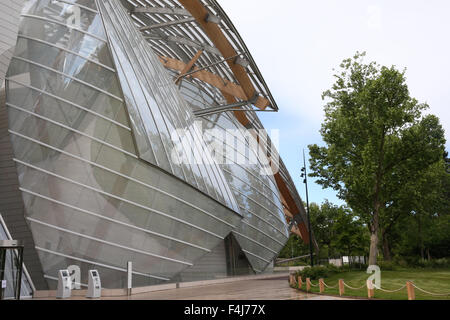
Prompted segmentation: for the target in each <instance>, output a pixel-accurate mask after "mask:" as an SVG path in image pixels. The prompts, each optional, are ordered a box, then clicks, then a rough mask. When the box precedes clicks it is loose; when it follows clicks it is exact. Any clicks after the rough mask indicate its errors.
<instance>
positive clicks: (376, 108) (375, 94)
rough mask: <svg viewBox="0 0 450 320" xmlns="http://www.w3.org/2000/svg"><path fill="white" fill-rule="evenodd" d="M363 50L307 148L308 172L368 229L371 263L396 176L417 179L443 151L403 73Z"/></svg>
mask: <svg viewBox="0 0 450 320" xmlns="http://www.w3.org/2000/svg"><path fill="white" fill-rule="evenodd" d="M364 55H365V54H364V53H363V54H360V53H357V54H356V55H355V56H354V57H353V58H350V59H346V60H344V61H343V63H342V64H341V65H340V67H341V69H340V71H339V72H338V73H337V74H336V75H335V77H336V82H335V84H334V85H333V86H332V88H331V89H330V90H328V91H326V92H324V94H323V99H324V100H325V99H327V103H326V106H325V121H324V123H323V125H322V129H321V135H322V138H323V140H324V142H325V144H326V146H324V147H320V146H318V145H311V146H309V150H310V156H311V159H310V163H311V167H312V169H313V173H312V174H311V176H312V177H316V178H318V180H317V182H318V183H319V184H321V185H322V186H323V187H324V188H329V187H331V188H333V189H334V190H336V191H337V192H338V196H339V197H340V198H341V199H343V200H345V201H346V202H347V204H348V205H349V206H350V208H352V210H353V212H354V213H355V214H356V215H357V216H358V217H359V218H360V219H361V221H362V223H364V224H365V225H367V227H368V228H369V231H370V253H369V264H376V262H377V254H378V245H379V231H380V218H381V215H382V214H383V211H385V210H386V208H387V206H389V204H390V203H392V201H393V200H394V199H393V195H392V189H393V188H395V185H398V181H402V183H405V182H407V181H412V180H414V179H415V178H416V177H417V173H416V172H415V170H414V169H415V168H421V169H425V168H428V167H429V166H430V165H432V164H433V163H435V162H437V161H439V160H440V159H441V158H442V155H443V153H444V144H445V139H444V131H443V129H442V127H441V125H440V123H439V119H438V118H437V117H435V116H433V115H429V116H423V115H422V112H423V111H424V110H425V109H427V108H428V105H427V104H421V103H419V102H418V101H417V100H416V99H414V98H412V97H410V94H409V91H408V86H407V85H406V79H405V72H404V71H398V70H397V69H396V68H395V67H390V68H387V67H381V66H379V65H378V64H376V63H375V62H372V63H369V64H364V63H363V58H364Z"/></svg>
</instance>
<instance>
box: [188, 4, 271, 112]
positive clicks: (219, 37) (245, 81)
mask: <svg viewBox="0 0 450 320" xmlns="http://www.w3.org/2000/svg"><path fill="white" fill-rule="evenodd" d="M179 2H180V3H181V4H182V5H183V7H184V8H185V9H186V10H188V11H189V12H190V13H191V15H192V16H193V17H194V18H195V20H196V21H197V23H198V24H200V26H201V27H202V28H203V30H204V31H205V33H206V34H207V35H208V37H209V39H210V40H211V41H212V43H213V44H214V45H215V46H216V48H217V49H219V51H220V52H221V54H222V56H223V57H224V58H229V57H234V56H236V55H237V52H236V50H235V49H234V48H233V46H232V45H231V43H230V42H229V41H228V39H227V37H226V36H225V34H224V33H223V32H222V30H221V29H220V27H219V25H217V24H215V23H213V22H208V21H207V20H208V19H207V17H208V15H209V14H210V12H209V11H208V9H206V8H205V7H204V6H203V4H202V3H201V1H199V0H179ZM227 63H228V65H229V66H230V68H231V70H232V71H233V74H234V76H235V77H236V79H237V81H238V82H239V84H240V85H241V87H242V90H243V91H244V93H245V96H246V99H244V100H248V101H249V100H251V99H253V98H254V96H255V94H256V89H255V87H254V86H253V83H252V81H251V80H250V77H249V76H248V74H247V70H246V69H245V68H244V67H243V66H241V65H239V64H236V63H235V62H234V61H228V62H227ZM269 104H270V103H269ZM269 104H267V105H264V103H262V104H258V106H257V107H258V108H260V109H261V110H265V109H267V107H268V106H269Z"/></svg>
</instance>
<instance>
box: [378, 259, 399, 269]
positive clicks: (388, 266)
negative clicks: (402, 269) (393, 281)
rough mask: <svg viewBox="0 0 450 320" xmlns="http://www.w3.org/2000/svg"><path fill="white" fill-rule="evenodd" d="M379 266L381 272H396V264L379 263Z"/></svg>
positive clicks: (390, 262) (388, 262)
mask: <svg viewBox="0 0 450 320" xmlns="http://www.w3.org/2000/svg"><path fill="white" fill-rule="evenodd" d="M378 266H379V267H380V269H381V271H394V270H396V267H395V264H394V263H393V262H392V261H380V262H378Z"/></svg>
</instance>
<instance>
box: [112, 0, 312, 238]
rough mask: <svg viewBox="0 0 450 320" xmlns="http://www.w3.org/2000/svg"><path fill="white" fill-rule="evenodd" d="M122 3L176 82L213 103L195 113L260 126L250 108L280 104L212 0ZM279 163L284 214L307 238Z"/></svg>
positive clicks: (134, 0) (298, 204)
mask: <svg viewBox="0 0 450 320" xmlns="http://www.w3.org/2000/svg"><path fill="white" fill-rule="evenodd" d="M121 2H122V4H123V5H124V6H125V7H126V8H127V10H128V11H129V13H130V15H131V17H132V18H133V20H134V22H135V24H136V27H137V28H138V29H139V30H140V31H141V32H142V34H143V35H144V37H145V39H146V40H147V41H148V42H149V43H150V45H151V47H152V48H153V50H154V51H155V52H156V53H157V54H158V55H159V57H160V61H161V62H162V64H163V65H164V66H165V67H166V68H167V69H169V70H171V71H172V72H175V74H177V76H175V77H174V81H175V82H176V83H179V82H181V81H189V82H191V83H193V84H195V85H196V87H200V88H201V89H202V91H203V94H206V95H208V96H209V97H210V98H211V99H212V101H214V102H215V103H214V105H211V106H210V107H208V108H205V109H203V110H198V111H197V110H196V111H194V114H195V115H196V116H199V117H204V116H209V115H213V114H216V113H222V112H233V114H234V116H235V117H236V119H237V120H238V121H239V122H240V123H241V124H242V125H243V126H244V127H246V128H249V129H260V130H264V127H263V125H262V124H261V122H260V120H259V118H258V116H257V115H256V113H255V112H254V111H272V112H276V111H278V106H277V104H276V102H275V100H274V98H273V96H272V94H271V93H270V90H269V88H268V86H267V84H266V82H265V81H264V78H263V77H262V75H261V73H260V71H259V69H258V67H257V65H256V63H255V61H254V60H253V58H252V56H251V54H250V52H249V50H248V48H247V47H246V45H245V43H244V41H243V40H242V38H241V37H240V35H239V33H238V32H237V30H236V28H235V27H234V25H233V24H232V22H231V20H230V19H229V18H228V16H227V15H226V13H225V12H224V11H223V9H222V8H221V7H220V5H219V4H218V2H217V1H216V0H121ZM256 138H257V139H258V141H261V140H262V139H260V137H258V136H257V137H256ZM261 143H263V142H261ZM267 143H268V144H270V139H269V141H267ZM271 153H272V154H271V155H269V158H272V159H275V158H276V159H278V158H279V157H278V154H277V151H276V150H272V151H271ZM279 167H280V170H279V172H277V173H275V181H276V183H277V185H278V189H279V190H280V194H281V197H282V199H283V206H284V209H285V215H286V218H287V219H288V221H291V219H292V221H294V220H295V222H296V223H295V225H293V226H292V232H293V233H296V234H298V235H299V236H301V237H302V239H303V240H304V241H305V242H306V243H308V242H309V234H308V228H307V226H306V223H305V222H306V210H305V208H304V206H303V203H302V201H301V198H300V196H299V195H298V192H297V190H296V188H295V185H294V182H293V181H292V178H291V177H290V175H289V172H288V170H287V168H286V166H285V165H284V163H283V162H282V160H281V159H280V162H279Z"/></svg>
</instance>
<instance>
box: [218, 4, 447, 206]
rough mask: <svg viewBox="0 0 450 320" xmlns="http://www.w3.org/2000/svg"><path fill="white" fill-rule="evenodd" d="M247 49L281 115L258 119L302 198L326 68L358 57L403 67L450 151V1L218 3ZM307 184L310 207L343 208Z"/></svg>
mask: <svg viewBox="0 0 450 320" xmlns="http://www.w3.org/2000/svg"><path fill="white" fill-rule="evenodd" d="M219 2H220V4H221V5H222V7H223V8H224V10H225V11H226V12H227V13H228V15H229V17H230V18H231V20H232V21H233V23H234V25H235V26H236V28H237V29H238V31H239V33H240V34H241V36H242V38H243V39H244V41H245V42H246V44H247V46H248V47H249V50H250V51H251V53H252V55H253V57H254V59H255V61H256V63H257V64H258V66H259V68H260V70H261V72H262V74H263V76H264V78H265V79H266V82H267V84H268V85H269V88H270V90H271V91H272V94H273V95H274V98H275V99H276V101H277V103H278V106H279V107H280V111H279V113H277V114H264V113H261V114H260V115H261V119H262V120H263V122H264V124H265V126H266V127H267V128H268V129H272V128H273V129H280V136H281V145H280V153H281V155H282V157H283V160H284V161H285V162H286V165H287V166H288V169H289V171H290V173H291V175H292V177H293V178H294V180H295V182H296V184H297V188H298V191H299V193H300V195H301V196H302V197H303V198H304V196H305V189H304V187H303V184H302V183H301V181H300V179H299V178H298V175H299V171H300V160H301V150H302V148H306V147H307V145H308V144H312V143H317V144H322V140H321V137H320V134H319V132H318V131H319V129H320V126H321V122H322V120H323V101H322V100H321V93H322V92H323V91H325V90H326V89H328V88H330V87H331V85H332V83H333V77H332V74H333V72H332V69H333V68H337V67H338V66H339V64H340V62H341V61H342V60H343V59H344V58H348V57H351V56H353V54H354V53H355V52H356V51H366V52H367V57H366V59H367V60H366V61H367V62H369V61H372V60H375V61H377V62H378V63H380V64H382V65H386V66H391V65H395V66H397V67H398V68H400V69H403V68H407V73H406V76H407V82H408V85H409V89H410V92H411V95H412V96H413V97H415V98H417V99H418V100H419V101H420V102H427V103H428V104H429V105H430V110H429V112H431V113H433V114H436V115H437V116H438V117H439V118H440V120H441V123H442V125H443V126H444V129H445V130H446V139H447V150H449V149H450V116H449V115H450V88H449V80H448V79H449V77H450V39H449V33H450V18H449V17H450V1H448V0H440V1H438V0H427V1H425V0H422V1H418V0H395V1H392V0H391V1H387V0H386V1H364V0H315V1H304V0H278V1H272V0H270V1H269V0H219ZM312 182H313V181H312V180H311V184H312V186H311V188H310V201H314V202H318V203H321V202H323V201H324V200H325V199H329V200H330V201H332V202H335V203H341V202H340V201H338V200H337V198H336V197H335V193H334V192H333V191H332V190H322V189H321V187H320V186H318V185H314V184H313V183H312Z"/></svg>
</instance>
